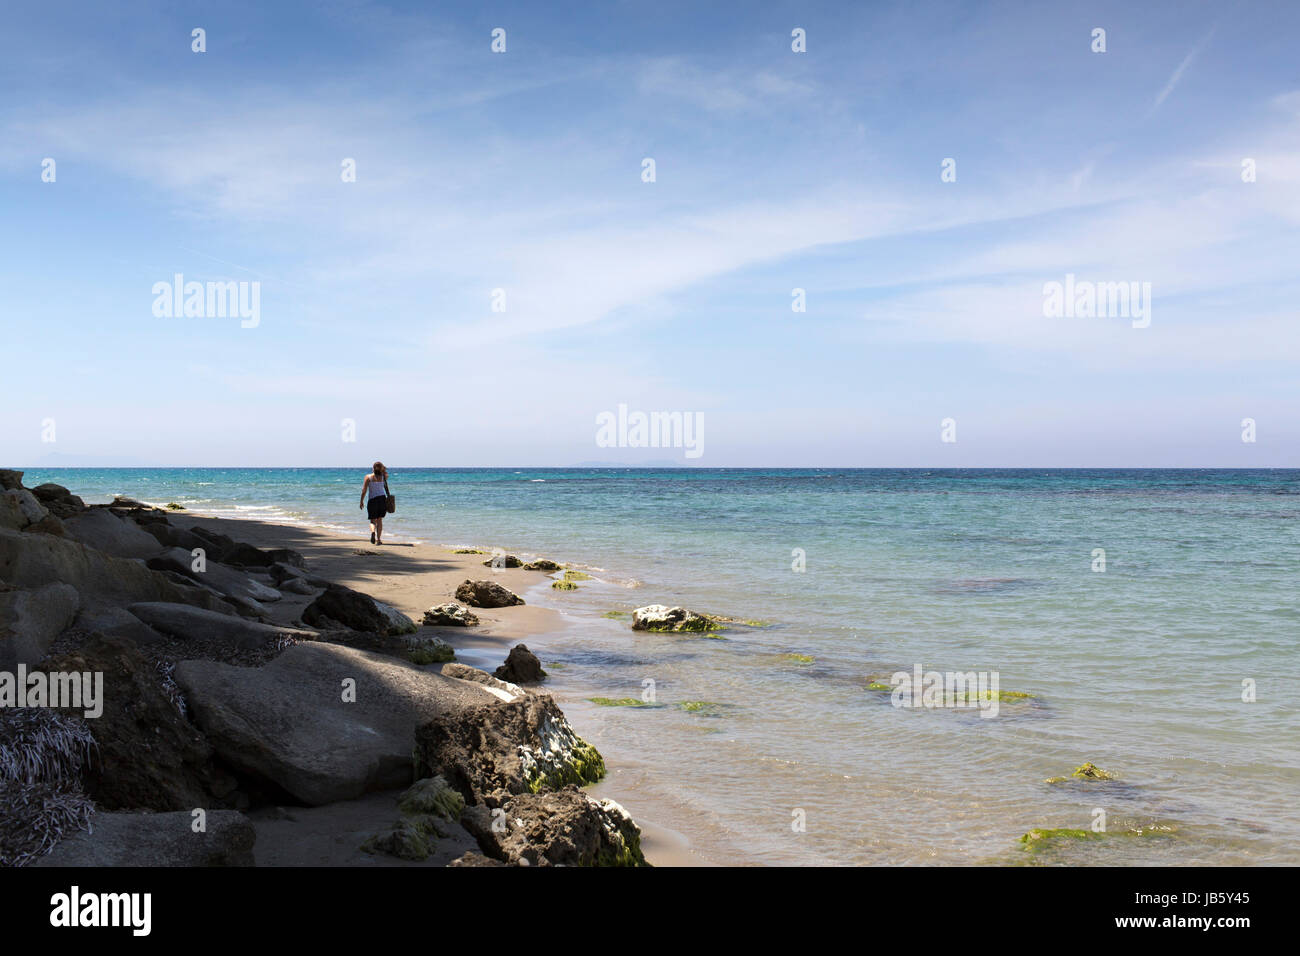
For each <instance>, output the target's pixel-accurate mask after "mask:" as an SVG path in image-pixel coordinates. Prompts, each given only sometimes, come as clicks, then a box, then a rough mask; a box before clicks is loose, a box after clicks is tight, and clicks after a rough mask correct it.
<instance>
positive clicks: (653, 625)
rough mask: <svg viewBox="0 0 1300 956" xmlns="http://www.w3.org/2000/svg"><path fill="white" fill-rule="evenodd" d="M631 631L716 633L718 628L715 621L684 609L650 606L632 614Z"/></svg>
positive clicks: (662, 605) (657, 605)
mask: <svg viewBox="0 0 1300 956" xmlns="http://www.w3.org/2000/svg"><path fill="white" fill-rule="evenodd" d="M632 630H634V631H673V632H676V631H692V632H698V631H716V630H719V626H718V624H717V622H716V621H713V620H712V619H710V618H708V617H706V616H704V615H703V614H696V613H695V612H694V611H688V610H686V608H684V607H668V606H666V605H664V604H650V605H647V606H646V607H639V608H637V609H636V610H635V611H633V612H632Z"/></svg>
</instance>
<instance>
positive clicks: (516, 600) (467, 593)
mask: <svg viewBox="0 0 1300 956" xmlns="http://www.w3.org/2000/svg"><path fill="white" fill-rule="evenodd" d="M456 600H457V601H463V602H464V603H466V604H468V605H469V606H470V607H511V606H512V605H515V604H523V603H524V599H523V598H521V597H520V596H519V595H518V594H516V593H515V592H514V591H511V590H509V589H508V588H503V587H502V586H501V585H499V584H497V583H496V582H495V581H466V582H464V583H463V584H462V585H461V586H460V587H458V588H456Z"/></svg>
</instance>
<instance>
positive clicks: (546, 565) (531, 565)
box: [524, 558, 560, 571]
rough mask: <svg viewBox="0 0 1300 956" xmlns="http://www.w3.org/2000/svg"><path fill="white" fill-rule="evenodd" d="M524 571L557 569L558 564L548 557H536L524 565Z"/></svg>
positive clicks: (558, 568) (558, 567)
mask: <svg viewBox="0 0 1300 956" xmlns="http://www.w3.org/2000/svg"><path fill="white" fill-rule="evenodd" d="M524 570H525V571H558V570H560V566H559V565H558V564H556V563H555V562H554V561H552V560H550V559H549V558H538V559H537V560H536V561H529V562H528V563H527V564H525V565H524Z"/></svg>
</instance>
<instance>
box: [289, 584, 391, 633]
mask: <svg viewBox="0 0 1300 956" xmlns="http://www.w3.org/2000/svg"><path fill="white" fill-rule="evenodd" d="M302 619H303V620H304V621H305V622H306V623H308V624H310V625H312V626H313V627H326V626H328V625H329V623H330V622H331V621H333V622H337V623H338V624H341V625H343V626H344V627H348V628H351V629H352V630H354V631H370V632H373V633H375V634H383V635H390V634H413V633H415V631H416V626H415V622H414V621H412V620H411V619H410V618H409V617H407V616H406V615H405V614H403V613H402V612H401V611H399V610H397V609H396V608H394V607H390V606H388V605H387V604H384V603H383V602H381V601H376V600H375V599H374V598H372V597H371V596H370V595H368V594H362V593H361V592H360V591H354V590H352V589H351V588H348V587H344V586H343V585H341V584H331V585H330V586H329V587H327V588H326V589H325V592H324V593H323V594H321V595H320V596H319V597H318V598H316V600H314V601H312V602H311V604H309V605H307V607H306V608H305V609H304V610H303V612H302Z"/></svg>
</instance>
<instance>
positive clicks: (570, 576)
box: [564, 571, 591, 581]
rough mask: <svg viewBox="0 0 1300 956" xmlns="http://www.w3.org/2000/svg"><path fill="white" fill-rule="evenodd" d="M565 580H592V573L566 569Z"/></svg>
mask: <svg viewBox="0 0 1300 956" xmlns="http://www.w3.org/2000/svg"><path fill="white" fill-rule="evenodd" d="M564 580H566V581H590V580H591V575H590V574H584V573H583V572H581V571H565V572H564Z"/></svg>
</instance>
